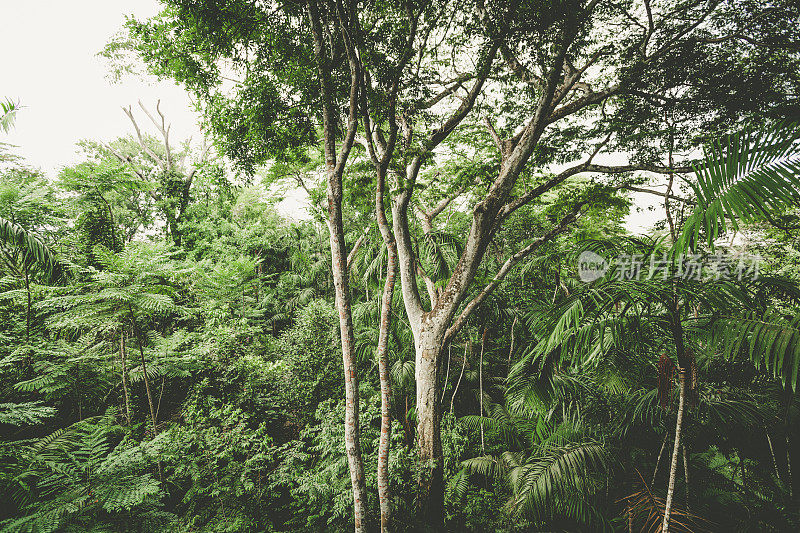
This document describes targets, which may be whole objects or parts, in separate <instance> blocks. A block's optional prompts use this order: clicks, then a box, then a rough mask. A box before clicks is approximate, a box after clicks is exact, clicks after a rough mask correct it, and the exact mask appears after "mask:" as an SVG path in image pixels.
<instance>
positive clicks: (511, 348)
mask: <svg viewBox="0 0 800 533" xmlns="http://www.w3.org/2000/svg"><path fill="white" fill-rule="evenodd" d="M516 325H517V315H514V321H513V322H511V346H510V347H509V348H508V369H507V370H506V374H510V373H511V358H512V357H513V355H514V326H516Z"/></svg>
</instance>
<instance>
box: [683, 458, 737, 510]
mask: <svg viewBox="0 0 800 533" xmlns="http://www.w3.org/2000/svg"><path fill="white" fill-rule="evenodd" d="M681 452H682V453H683V481H684V483H685V484H686V511H687V512H689V511H691V510H692V505H691V502H690V500H689V498H690V496H691V494H690V493H689V457H688V454H687V453H686V446H685V445H683V444H682V445H681ZM742 483H744V465H742Z"/></svg>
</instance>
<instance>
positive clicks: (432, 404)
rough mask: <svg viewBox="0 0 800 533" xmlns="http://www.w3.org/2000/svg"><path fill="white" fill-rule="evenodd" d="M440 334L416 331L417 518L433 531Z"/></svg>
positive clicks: (440, 515) (440, 500) (438, 485)
mask: <svg viewBox="0 0 800 533" xmlns="http://www.w3.org/2000/svg"><path fill="white" fill-rule="evenodd" d="M443 338H444V331H443V330H440V332H436V331H435V330H434V331H430V330H428V329H426V328H425V326H424V325H423V328H421V329H420V332H419V335H418V340H417V346H416V381H417V450H418V453H419V458H418V460H419V465H418V466H419V472H418V475H419V487H418V492H417V516H418V517H419V518H420V519H422V520H423V521H424V522H425V524H426V525H427V526H428V527H429V528H431V529H433V530H436V531H439V530H442V529H443V527H444V470H443V468H444V460H443V457H442V441H441V412H440V408H439V402H438V401H437V400H438V395H437V390H438V389H437V388H436V387H437V378H438V376H437V371H438V368H439V356H440V354H441V350H442V341H443Z"/></svg>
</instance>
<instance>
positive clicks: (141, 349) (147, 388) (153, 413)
mask: <svg viewBox="0 0 800 533" xmlns="http://www.w3.org/2000/svg"><path fill="white" fill-rule="evenodd" d="M134 330H135V331H136V340H137V344H138V345H139V355H140V356H141V359H142V376H143V377H144V388H145V391H146V392H147V404H148V405H149V406H150V420H152V421H153V437H155V436H156V433H158V429H157V426H156V425H157V420H156V416H157V415H156V409H155V404H153V393H152V392H151V390H150V378H149V377H147V363H146V362H145V360H144V341H143V340H142V334H141V332H140V331H139V328H138V327H136V326H134Z"/></svg>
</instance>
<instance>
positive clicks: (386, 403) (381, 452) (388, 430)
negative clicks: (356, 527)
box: [362, 172, 397, 533]
mask: <svg viewBox="0 0 800 533" xmlns="http://www.w3.org/2000/svg"><path fill="white" fill-rule="evenodd" d="M384 184H385V175H384V174H383V173H382V172H379V176H378V185H377V187H376V193H375V214H376V216H377V219H378V226H379V228H380V230H381V236H382V237H383V241H384V244H385V245H386V253H387V255H388V260H387V264H386V281H385V282H384V285H383V295H382V297H381V323H380V333H379V335H378V372H379V374H380V383H381V437H380V442H379V445H378V501H379V503H380V508H381V533H388V532H389V531H391V527H392V523H391V521H392V492H391V484H390V482H389V446H390V444H391V437H392V417H391V411H390V408H391V402H392V377H391V375H390V373H389V356H388V347H389V327H390V325H391V316H392V297H393V296H394V285H395V278H396V276H397V244H396V243H395V240H394V235H393V234H392V230H391V228H390V226H389V222H388V221H387V219H386V214H385V212H384V207H383V191H384ZM365 235H366V233H364V234H363V235H362V237H364V236H365Z"/></svg>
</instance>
